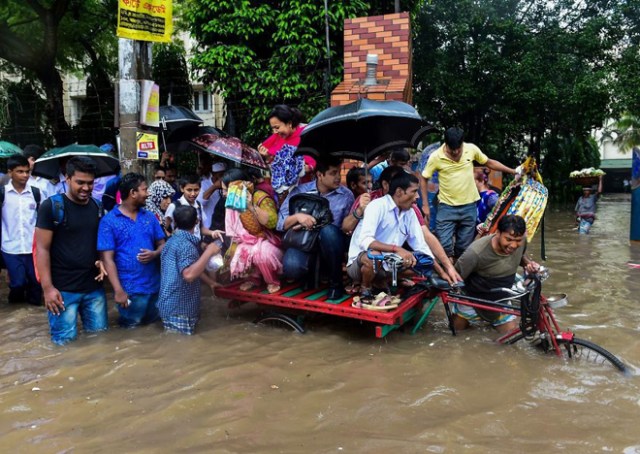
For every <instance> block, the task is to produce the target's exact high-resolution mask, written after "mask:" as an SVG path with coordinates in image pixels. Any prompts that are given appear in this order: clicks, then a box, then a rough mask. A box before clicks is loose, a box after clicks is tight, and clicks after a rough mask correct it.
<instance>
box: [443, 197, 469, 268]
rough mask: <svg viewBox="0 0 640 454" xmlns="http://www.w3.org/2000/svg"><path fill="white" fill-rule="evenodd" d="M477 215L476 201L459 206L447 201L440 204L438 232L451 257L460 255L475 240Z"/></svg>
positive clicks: (445, 249) (444, 247)
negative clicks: (448, 203) (449, 203)
mask: <svg viewBox="0 0 640 454" xmlns="http://www.w3.org/2000/svg"><path fill="white" fill-rule="evenodd" d="M476 217H477V212H476V204H475V202H472V203H467V204H466V205H459V206H451V205H447V204H445V203H440V205H438V217H437V219H436V234H437V235H438V240H440V244H442V248H443V249H444V251H445V252H446V253H447V255H448V256H449V257H460V256H461V255H462V253H463V252H464V251H465V250H466V249H467V248H468V247H469V245H470V244H471V243H472V242H473V239H474V238H475V236H476ZM454 237H455V241H454ZM454 243H455V246H454Z"/></svg>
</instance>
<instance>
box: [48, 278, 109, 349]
mask: <svg viewBox="0 0 640 454" xmlns="http://www.w3.org/2000/svg"><path fill="white" fill-rule="evenodd" d="M60 295H61V296H62V301H63V302H64V311H63V312H60V315H54V314H52V313H51V312H47V315H48V316H49V327H50V328H51V342H53V343H54V344H57V345H64V344H66V343H67V342H71V341H72V340H75V338H76V337H78V320H77V318H78V312H79V313H80V319H82V328H83V329H84V330H85V331H86V332H95V331H105V330H106V329H107V328H108V327H109V323H108V322H107V296H106V295H105V293H104V289H98V290H94V291H93V292H91V293H71V292H60Z"/></svg>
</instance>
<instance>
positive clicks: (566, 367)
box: [0, 195, 640, 454]
mask: <svg viewBox="0 0 640 454" xmlns="http://www.w3.org/2000/svg"><path fill="white" fill-rule="evenodd" d="M629 197H630V196H629V195H611V196H605V197H604V199H603V200H602V201H601V202H600V205H599V219H598V220H597V221H596V223H595V224H594V226H593V228H592V230H591V234H590V235H578V234H577V232H576V231H575V230H573V227H574V226H573V220H572V216H571V213H570V211H568V210H567V209H566V208H562V209H559V208H552V209H551V210H550V211H549V213H548V215H547V218H546V249H547V255H548V260H547V262H546V263H545V265H546V266H548V267H549V268H551V270H552V274H551V277H550V279H549V280H547V281H546V283H545V291H546V293H558V292H565V293H568V295H569V305H568V306H567V307H564V308H562V309H559V310H558V311H557V313H556V315H557V318H558V321H559V323H560V324H561V326H562V327H565V328H570V329H571V330H573V331H575V332H576V334H577V335H578V336H579V337H581V338H585V339H588V340H591V341H593V342H596V343H598V344H600V345H602V346H604V347H605V348H606V349H608V350H610V351H611V352H613V353H615V354H616V355H617V356H618V357H619V358H621V359H622V360H623V361H624V362H625V363H626V364H627V365H629V366H630V368H631V369H632V371H633V374H634V375H633V376H631V377H624V376H623V375H622V374H619V373H618V372H616V371H614V369H613V368H607V367H602V366H597V365H591V364H584V363H579V362H578V363H573V362H565V361H563V360H561V359H558V358H556V357H555V356H552V355H551V354H549V355H544V354H542V353H541V352H539V351H538V350H536V349H534V348H531V347H530V346H528V345H525V343H522V344H523V345H516V346H499V345H496V344H495V343H494V342H493V339H494V338H495V335H494V333H493V332H492V331H491V330H489V329H475V330H472V331H469V332H466V333H462V335H458V336H457V337H452V336H451V334H450V333H449V331H448V329H447V326H446V323H445V316H444V311H443V309H442V307H440V306H437V309H436V310H435V311H434V313H433V314H432V315H431V317H430V319H429V321H428V322H427V324H426V325H425V327H424V328H423V329H422V330H421V331H420V332H418V333H417V334H416V335H413V336H412V335H410V334H409V332H408V331H407V332H394V333H392V334H390V335H389V336H388V337H387V338H386V339H382V340H380V339H376V338H375V337H374V333H373V328H372V327H371V326H369V325H359V324H356V323H345V322H344V321H340V320H336V319H326V318H323V319H321V320H315V321H313V320H312V322H311V323H310V324H309V328H310V329H309V331H308V332H307V334H305V335H297V334H294V333H291V332H286V331H282V330H279V329H275V328H270V327H259V326H255V325H253V324H252V323H251V321H252V320H253V319H254V317H255V316H256V315H257V314H258V313H259V309H258V308H256V307H255V306H254V305H248V306H246V307H245V306H243V307H241V308H237V309H231V310H230V309H228V308H227V302H226V301H223V300H213V299H212V298H210V297H207V298H205V302H204V304H205V308H204V313H203V319H202V322H201V324H200V325H199V331H198V333H197V335H196V336H193V337H185V336H179V335H168V334H164V333H163V332H162V330H161V328H160V326H159V325H156V326H148V327H144V328H140V329H136V330H128V331H127V330H121V329H118V328H117V327H115V326H114V322H115V319H116V315H115V309H114V308H113V307H111V308H110V314H109V315H110V320H111V325H112V326H111V329H110V331H109V332H107V333H103V334H101V335H96V336H86V335H84V334H81V336H80V339H79V340H78V341H77V342H75V343H72V344H70V345H69V346H67V347H63V348H60V347H55V346H53V345H52V344H51V343H50V342H49V336H48V325H47V321H46V316H45V312H44V309H43V308H33V307H27V306H9V305H8V304H6V303H4V301H6V298H5V295H6V290H3V294H2V295H3V299H2V301H3V303H2V304H1V305H0V306H1V308H0V317H1V318H2V320H3V323H2V325H1V327H0V338H2V351H1V353H0V355H1V357H0V402H1V407H0V408H1V416H0V437H1V440H2V448H3V449H2V451H3V452H25V453H30V452H34V453H35V452H37V453H59V452H92V453H93V452H216V453H278V452H284V453H303V452H310V453H338V452H344V453H346V452H353V453H354V452H358V453H378V452H386V451H389V450H394V451H395V452H402V453H405V452H406V453H417V452H431V453H456V452H470V453H478V452H481V453H484V452H492V453H496V452H498V453H502V452H505V453H507V452H508V453H513V452H527V453H537V452H549V451H551V452H557V451H564V452H572V453H591V452H615V453H624V454H632V453H640V428H639V427H640V374H638V367H640V269H630V268H629V267H628V266H627V262H633V263H640V245H635V246H634V247H630V246H629V240H628V238H629V214H630V213H629V212H630V203H629ZM529 253H530V254H531V255H532V257H533V258H534V259H536V260H538V261H539V258H540V235H537V236H536V238H535V239H534V241H533V244H531V245H530V248H529ZM5 287H6V286H5V285H4V284H3V289H4V288H5Z"/></svg>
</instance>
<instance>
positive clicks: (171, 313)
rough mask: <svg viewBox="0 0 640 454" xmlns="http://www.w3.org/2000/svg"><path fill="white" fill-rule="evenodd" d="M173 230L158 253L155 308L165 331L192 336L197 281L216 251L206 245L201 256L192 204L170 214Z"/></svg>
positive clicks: (197, 308) (197, 301) (196, 313)
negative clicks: (158, 275)
mask: <svg viewBox="0 0 640 454" xmlns="http://www.w3.org/2000/svg"><path fill="white" fill-rule="evenodd" d="M172 214H173V219H174V222H175V225H176V227H177V230H176V232H175V233H174V234H173V235H172V236H171V238H169V240H168V241H167V243H166V244H165V246H164V249H162V254H161V256H160V275H161V278H160V297H159V298H158V310H159V311H160V318H161V319H162V323H163V325H164V329H165V330H166V331H174V332H179V333H182V334H189V335H192V334H193V333H194V331H195V328H196V324H197V323H198V319H199V318H200V280H199V279H198V278H199V277H201V276H203V275H204V271H205V267H206V265H207V262H208V261H209V259H210V258H211V257H213V256H214V255H216V254H218V253H219V252H220V247H219V246H218V245H217V244H216V243H211V244H209V245H208V246H207V247H206V248H205V250H204V253H203V254H202V256H200V254H199V244H200V240H199V239H198V238H197V237H196V235H195V228H196V226H197V225H198V223H199V222H200V220H199V219H198V213H197V211H196V209H195V208H194V207H192V206H186V205H181V206H178V207H176V209H175V211H174V212H173V213H172Z"/></svg>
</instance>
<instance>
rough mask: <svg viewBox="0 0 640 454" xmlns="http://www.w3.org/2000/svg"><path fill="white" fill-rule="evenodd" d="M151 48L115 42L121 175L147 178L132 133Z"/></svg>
mask: <svg viewBox="0 0 640 454" xmlns="http://www.w3.org/2000/svg"><path fill="white" fill-rule="evenodd" d="M151 46H152V43H150V42H147V41H135V40H131V39H125V38H119V39H118V68H119V73H120V80H119V84H118V113H119V115H118V120H119V127H120V164H121V166H122V173H123V174H126V173H130V172H137V173H141V174H143V175H147V163H146V161H144V160H140V159H138V157H137V147H136V132H137V130H138V126H139V121H140V92H141V90H140V82H139V81H140V80H150V79H151Z"/></svg>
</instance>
